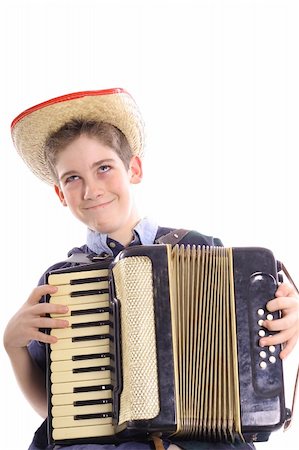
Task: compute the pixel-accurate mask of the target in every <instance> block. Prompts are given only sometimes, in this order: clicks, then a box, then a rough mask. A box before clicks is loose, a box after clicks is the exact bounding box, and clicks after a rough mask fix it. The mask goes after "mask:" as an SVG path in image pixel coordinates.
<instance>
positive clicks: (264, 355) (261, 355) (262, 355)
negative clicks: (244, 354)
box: [260, 350, 267, 358]
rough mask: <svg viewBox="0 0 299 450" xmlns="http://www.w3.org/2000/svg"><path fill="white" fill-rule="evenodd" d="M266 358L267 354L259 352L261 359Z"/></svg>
mask: <svg viewBox="0 0 299 450" xmlns="http://www.w3.org/2000/svg"><path fill="white" fill-rule="evenodd" d="M266 356H267V353H266V352H265V351H264V350H263V351H261V352H260V357H261V358H266Z"/></svg>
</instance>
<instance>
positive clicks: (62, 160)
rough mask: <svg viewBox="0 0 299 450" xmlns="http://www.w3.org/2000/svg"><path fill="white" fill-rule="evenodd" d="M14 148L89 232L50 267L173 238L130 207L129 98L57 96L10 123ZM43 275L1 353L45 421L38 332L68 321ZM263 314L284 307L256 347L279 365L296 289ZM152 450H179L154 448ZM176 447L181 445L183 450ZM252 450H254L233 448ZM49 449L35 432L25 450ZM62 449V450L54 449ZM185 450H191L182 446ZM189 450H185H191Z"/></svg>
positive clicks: (289, 339) (195, 238)
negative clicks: (273, 349) (276, 357)
mask: <svg viewBox="0 0 299 450" xmlns="http://www.w3.org/2000/svg"><path fill="white" fill-rule="evenodd" d="M12 137H13V140H14V144H15V146H16V148H17V150H18V152H19V153H20V155H21V156H22V158H23V159H24V160H25V162H26V163H27V164H28V166H29V167H30V168H31V170H32V171H33V172H34V173H35V174H36V175H37V176H38V177H40V178H41V179H42V180H43V181H46V182H48V183H50V184H52V185H54V187H55V192H56V194H57V195H58V197H59V199H60V201H61V203H62V205H63V206H68V207H69V208H70V210H71V212H72V213H73V215H74V216H75V217H76V218H77V219H79V220H80V221H82V222H83V223H84V224H85V225H87V227H88V234H87V242H86V244H85V245H83V246H82V247H80V248H74V249H73V250H71V251H70V252H69V256H71V258H70V259H69V260H67V261H64V262H61V263H58V264H55V265H54V266H52V267H51V268H50V269H48V270H47V272H49V270H51V269H54V268H61V267H69V266H72V265H73V264H74V263H73V262H72V258H73V259H74V261H75V263H76V259H77V260H78V255H80V254H81V255H82V254H83V255H84V254H92V255H93V254H95V255H99V254H108V255H112V256H116V255H117V254H118V253H119V252H120V251H121V250H122V249H123V248H124V247H127V246H130V245H144V244H153V243H155V242H157V241H158V239H159V238H161V237H162V236H164V235H167V234H168V233H171V234H170V235H171V237H172V238H176V236H177V234H176V233H174V232H173V230H172V229H170V228H162V227H159V226H157V225H156V224H155V223H153V222H152V221H150V220H149V219H147V218H142V217H141V216H140V214H139V212H138V209H137V206H136V205H135V203H134V198H133V194H132V189H131V188H132V186H133V185H135V184H139V183H140V182H141V180H142V155H143V149H144V130H143V122H142V118H141V115H140V112H139V110H138V107H137V105H136V104H135V102H134V100H133V99H132V97H131V96H130V95H129V94H128V93H127V92H126V91H124V90H122V89H110V90H104V91H88V92H81V93H74V94H70V95H66V96H63V97H59V98H55V99H52V100H49V101H48V102H44V103H42V104H39V105H37V106H35V107H33V108H30V109H29V110H26V111H25V112H23V113H22V114H20V115H19V116H18V117H17V118H16V119H15V120H14V121H13V123H12ZM179 238H181V239H180V242H181V243H182V244H185V245H186V244H194V245H201V246H202V245H207V246H215V245H221V242H220V241H219V240H218V239H214V238H212V237H209V236H204V235H201V234H200V233H197V232H195V231H192V232H189V233H187V234H185V235H182V236H179ZM43 280H44V277H42V278H41V281H40V283H39V286H38V287H36V288H35V289H34V290H33V291H32V293H31V295H30V296H29V298H28V300H27V302H25V304H24V305H23V306H22V307H21V309H20V310H19V311H18V312H17V313H16V315H15V316H14V317H13V318H12V319H11V320H10V322H9V323H8V325H7V327H6V331H5V334H4V345H5V348H6V350H7V353H8V355H9V357H10V359H11V363H12V366H13V369H14V371H15V374H16V378H17V380H18V382H19V384H20V386H21V389H22V390H23V392H24V395H25V396H26V397H27V399H28V401H29V402H30V403H31V405H32V406H33V408H34V409H35V410H36V411H37V412H38V413H39V414H40V415H41V416H42V417H44V418H46V417H47V398H46V397H47V396H46V388H45V369H46V367H45V366H46V358H45V344H49V343H54V342H56V338H55V337H54V336H51V335H49V334H46V333H44V332H43V331H42V330H43V329H45V328H48V329H51V328H64V327H67V325H68V322H67V321H66V320H63V319H57V318H56V319H54V318H50V317H48V315H49V314H50V313H51V314H53V313H65V312H66V311H67V307H66V306H63V305H53V304H48V303H43V302H40V300H41V298H42V297H43V296H44V295H47V294H52V293H54V292H56V288H55V287H53V286H49V285H45V284H44V282H43ZM267 308H268V310H269V311H276V310H279V309H281V310H282V311H283V318H281V319H279V320H273V321H267V320H266V321H265V322H264V324H263V326H264V327H265V328H268V329H269V330H273V331H279V333H277V334H275V335H273V336H272V337H265V338H263V339H262V340H261V345H262V346H269V345H276V344H281V343H284V344H285V346H284V349H283V350H282V351H281V357H282V358H283V357H285V356H286V355H287V354H288V353H289V352H290V351H291V350H292V348H293V347H294V345H295V343H296V340H297V336H298V302H297V299H296V298H295V291H294V289H293V288H292V287H290V286H288V285H287V284H281V285H280V286H279V288H278V290H277V292H276V298H275V299H273V300H271V301H270V302H269V303H268V305H267ZM151 445H152V444H151V443H140V442H129V443H128V442H127V443H123V444H120V445H119V446H118V447H119V450H122V449H128V448H130V449H136V450H139V449H140V450H143V449H144V450H146V449H150V448H152V447H151ZM155 445H156V448H159V446H160V448H169V449H171V448H177V447H176V445H173V444H170V443H169V442H168V443H167V442H164V443H163V445H164V447H163V446H162V441H159V440H155ZM180 445H181V444H180ZM189 445H193V447H192V448H209V449H212V448H217V449H220V448H234V445H233V444H231V445H230V444H222V443H210V444H207V443H186V444H182V447H186V448H187V447H188V446H189ZM236 447H238V448H240V449H241V448H252V446H251V444H239V445H237V444H236ZM46 448H47V449H50V448H52V447H50V446H49V447H47V444H46V431H45V427H44V426H42V427H41V428H40V430H38V432H37V433H36V435H35V438H34V440H33V442H32V444H31V446H30V450H37V449H46ZM55 448H60V447H55ZM64 448H65V449H72V450H79V449H82V450H83V449H90V450H108V449H112V448H114V446H113V445H95V444H89V445H77V444H76V445H72V446H68V447H64ZM188 448H189V447H188ZM190 448H191V447H190Z"/></svg>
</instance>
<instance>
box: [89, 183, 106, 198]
mask: <svg viewBox="0 0 299 450" xmlns="http://www.w3.org/2000/svg"><path fill="white" fill-rule="evenodd" d="M103 192H104V191H103V187H102V186H101V184H100V183H99V181H96V180H88V181H86V182H85V191H84V199H85V200H93V199H96V198H98V197H100V196H101V195H103Z"/></svg>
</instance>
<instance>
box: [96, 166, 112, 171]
mask: <svg viewBox="0 0 299 450" xmlns="http://www.w3.org/2000/svg"><path fill="white" fill-rule="evenodd" d="M110 169H111V166H108V165H107V164H103V165H101V166H100V167H99V172H108V171H109V170H110Z"/></svg>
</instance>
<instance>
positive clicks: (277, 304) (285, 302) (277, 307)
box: [266, 297, 298, 312]
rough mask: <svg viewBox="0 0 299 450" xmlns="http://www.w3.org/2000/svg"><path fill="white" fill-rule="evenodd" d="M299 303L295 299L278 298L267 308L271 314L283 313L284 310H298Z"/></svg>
mask: <svg viewBox="0 0 299 450" xmlns="http://www.w3.org/2000/svg"><path fill="white" fill-rule="evenodd" d="M297 304H298V301H297V299H296V298H294V297H277V298H275V299H273V300H270V301H269V302H268V303H267V305H266V307H267V310H268V311H269V312H274V311H281V310H283V309H289V308H297Z"/></svg>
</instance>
